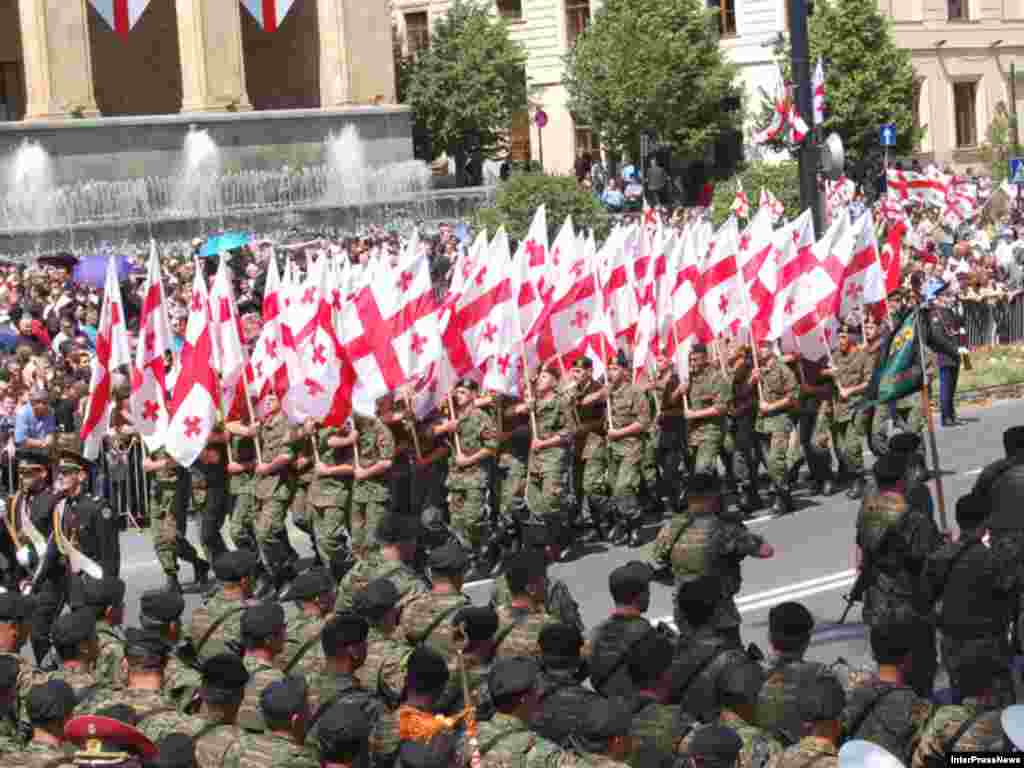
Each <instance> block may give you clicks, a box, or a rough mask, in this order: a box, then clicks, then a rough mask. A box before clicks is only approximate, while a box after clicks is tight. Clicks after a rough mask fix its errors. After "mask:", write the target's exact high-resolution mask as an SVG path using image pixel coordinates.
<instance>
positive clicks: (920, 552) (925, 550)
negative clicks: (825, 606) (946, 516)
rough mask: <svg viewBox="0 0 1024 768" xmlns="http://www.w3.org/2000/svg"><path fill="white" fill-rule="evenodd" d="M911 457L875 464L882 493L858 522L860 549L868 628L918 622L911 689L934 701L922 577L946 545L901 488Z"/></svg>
mask: <svg viewBox="0 0 1024 768" xmlns="http://www.w3.org/2000/svg"><path fill="white" fill-rule="evenodd" d="M906 472H907V457H906V456H905V455H902V454H895V453H890V454H888V455H886V456H883V457H881V458H880V459H879V460H878V461H876V462H875V466H874V467H873V473H874V475H875V481H876V482H877V484H878V490H877V491H874V492H872V493H870V494H868V495H866V496H865V497H864V499H863V501H862V502H861V509H860V514H859V515H858V517H857V546H858V547H860V551H861V568H862V569H868V574H869V577H870V579H869V581H868V586H867V590H866V591H865V593H864V609H863V613H862V615H863V618H864V623H865V624H867V625H868V626H872V627H873V626H875V625H877V624H879V623H882V622H890V621H893V620H903V619H908V618H913V619H918V620H919V623H920V624H921V627H922V631H921V632H920V633H918V634H917V635H916V636H915V640H916V641H917V642H918V643H919V645H917V646H915V648H914V670H913V680H912V685H913V687H914V690H915V691H917V692H918V694H919V695H921V696H929V695H931V690H932V685H933V682H934V677H935V671H936V666H937V663H938V662H937V659H936V654H935V628H934V626H933V625H932V623H931V620H932V619H931V616H930V612H931V606H929V605H927V604H926V603H925V601H924V594H923V593H922V591H921V571H922V569H923V568H924V564H925V561H926V559H927V558H928V556H929V555H930V554H932V553H933V552H934V551H935V550H937V549H938V548H939V547H940V546H942V544H943V536H942V534H940V533H939V530H938V528H937V527H936V525H935V520H934V518H933V517H932V515H931V512H930V510H927V509H924V508H922V505H921V504H920V503H919V502H918V501H917V500H916V499H915V497H913V496H912V497H911V498H910V499H908V498H907V496H906V495H904V493H903V490H902V487H901V484H902V483H903V479H904V477H905V476H906Z"/></svg>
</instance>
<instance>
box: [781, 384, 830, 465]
mask: <svg viewBox="0 0 1024 768" xmlns="http://www.w3.org/2000/svg"><path fill="white" fill-rule="evenodd" d="M822 410H823V409H822V408H821V407H820V404H819V403H818V402H817V401H812V402H804V403H801V405H800V410H799V411H798V412H797V414H796V416H795V422H796V437H797V438H798V441H797V443H796V445H795V446H794V448H793V449H791V451H790V466H792V465H793V464H795V463H796V462H797V461H798V460H799V458H800V453H801V452H802V453H803V456H804V459H805V460H806V462H807V468H808V469H809V470H810V473H811V478H812V479H813V480H817V481H821V482H824V481H825V480H827V479H828V477H829V476H830V475H831V473H832V456H831V454H830V453H829V449H828V440H829V435H830V434H831V425H832V410H831V408H828V409H825V411H824V413H822Z"/></svg>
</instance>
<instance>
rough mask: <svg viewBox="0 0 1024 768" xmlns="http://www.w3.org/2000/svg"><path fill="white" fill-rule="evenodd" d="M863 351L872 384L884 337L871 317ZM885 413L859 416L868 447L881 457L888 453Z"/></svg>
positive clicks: (866, 324) (880, 410) (874, 410)
mask: <svg viewBox="0 0 1024 768" xmlns="http://www.w3.org/2000/svg"><path fill="white" fill-rule="evenodd" d="M861 349H862V351H863V352H864V354H865V356H867V358H868V370H869V373H868V381H869V382H870V381H871V376H872V375H874V371H875V368H877V367H878V361H879V359H880V358H881V356H882V336H881V333H880V330H879V327H878V322H877V321H876V320H875V319H874V318H873V317H871V316H870V315H868V316H867V317H866V318H865V319H864V345H863V346H862V347H861ZM884 412H885V409H884V408H868V409H866V410H864V411H861V412H860V413H859V414H857V418H858V419H860V421H861V427H860V430H861V432H862V433H863V434H865V435H867V436H868V445H869V446H870V447H871V452H872V453H873V454H875V455H881V454H883V453H885V451H886V438H885V417H884Z"/></svg>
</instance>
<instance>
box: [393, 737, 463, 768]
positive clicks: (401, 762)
mask: <svg viewBox="0 0 1024 768" xmlns="http://www.w3.org/2000/svg"><path fill="white" fill-rule="evenodd" d="M454 756H455V737H454V734H449V733H444V732H442V733H439V734H438V735H437V736H435V737H434V738H432V739H431V740H430V742H429V743H427V744H424V743H423V742H421V741H403V742H402V744H401V746H400V747H399V749H398V768H448V766H450V765H452V764H453V758H454Z"/></svg>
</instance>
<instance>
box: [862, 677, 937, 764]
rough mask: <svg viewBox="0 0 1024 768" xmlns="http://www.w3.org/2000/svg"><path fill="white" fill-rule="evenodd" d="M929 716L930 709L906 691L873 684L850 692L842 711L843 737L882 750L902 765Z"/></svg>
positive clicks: (906, 761) (888, 684) (926, 704)
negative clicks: (860, 740) (894, 757)
mask: <svg viewBox="0 0 1024 768" xmlns="http://www.w3.org/2000/svg"><path fill="white" fill-rule="evenodd" d="M931 715H932V705H931V704H930V703H929V702H928V700H927V699H923V698H921V697H920V696H918V695H917V694H915V693H914V691H913V690H912V689H910V688H909V687H907V686H902V685H899V686H898V685H892V684H891V683H883V682H875V683H874V684H872V685H869V686H866V687H863V688H854V689H853V691H852V695H851V696H850V698H848V699H847V701H846V709H844V710H843V718H842V720H843V733H844V734H845V736H846V738H847V739H864V740H865V741H870V742H873V743H875V744H878V745H879V746H880V747H885V748H886V749H887V750H889V751H890V752H892V754H894V755H895V756H896V757H898V758H899V759H900V760H902V761H903V762H904V764H906V763H909V762H910V758H911V756H912V755H913V754H914V748H915V746H916V745H917V739H918V736H919V735H920V732H921V729H922V727H923V726H924V724H925V723H926V722H928V720H929V718H930V717H931Z"/></svg>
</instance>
